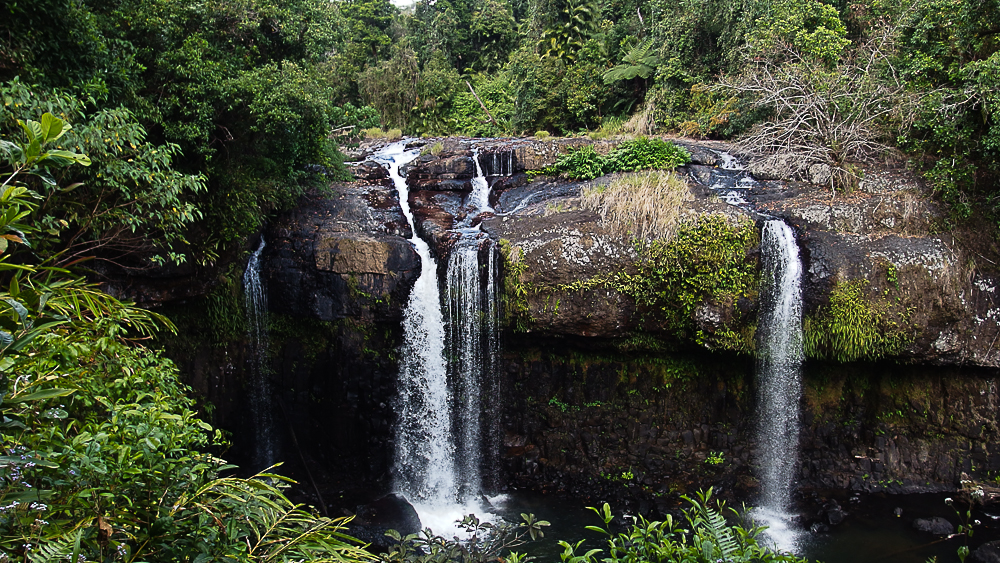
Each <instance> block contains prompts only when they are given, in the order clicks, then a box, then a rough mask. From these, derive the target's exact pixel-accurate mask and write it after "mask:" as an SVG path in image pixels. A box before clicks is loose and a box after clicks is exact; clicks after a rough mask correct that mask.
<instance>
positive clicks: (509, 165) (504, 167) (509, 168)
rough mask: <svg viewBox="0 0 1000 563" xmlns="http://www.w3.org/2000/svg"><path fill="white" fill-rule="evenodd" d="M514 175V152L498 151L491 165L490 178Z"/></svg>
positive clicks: (494, 154)
mask: <svg viewBox="0 0 1000 563" xmlns="http://www.w3.org/2000/svg"><path fill="white" fill-rule="evenodd" d="M513 173H514V151H510V150H508V151H496V152H494V153H493V158H492V162H491V163H490V174H489V175H490V176H511V175H512V174H513Z"/></svg>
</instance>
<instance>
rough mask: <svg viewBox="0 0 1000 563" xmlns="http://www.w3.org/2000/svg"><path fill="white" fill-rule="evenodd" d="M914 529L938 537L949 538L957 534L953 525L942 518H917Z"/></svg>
mask: <svg viewBox="0 0 1000 563" xmlns="http://www.w3.org/2000/svg"><path fill="white" fill-rule="evenodd" d="M913 529H914V530H917V531H918V532H923V533H925V534H934V535H936V536H947V535H950V534H954V533H955V527H954V526H952V525H951V522H949V521H948V520H946V519H945V518H942V517H941V516H934V517H931V518H917V519H916V520H914V521H913Z"/></svg>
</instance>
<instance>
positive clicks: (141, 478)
mask: <svg viewBox="0 0 1000 563" xmlns="http://www.w3.org/2000/svg"><path fill="white" fill-rule="evenodd" d="M18 124H19V125H20V126H21V128H22V130H23V132H24V136H23V137H22V139H23V140H6V139H0V157H2V158H3V161H4V162H3V165H4V174H3V177H4V181H3V184H2V185H0V190H2V191H0V232H2V233H3V234H0V240H2V241H3V242H2V243H0V284H2V290H0V400H2V405H3V412H2V417H0V433H2V437H3V448H2V449H3V451H2V452H0V557H2V558H3V559H5V560H7V559H13V558H17V559H19V560H26V561H61V560H66V559H69V560H70V561H98V560H100V561H109V560H112V561H113V560H117V559H121V560H124V561H140V560H141V561H151V562H152V561H163V562H166V561H180V560H203V561H205V560H217V559H218V560H233V561H249V560H260V561H270V560H281V559H286V558H287V559H309V560H314V561H321V560H327V561H330V560H338V561H340V560H344V559H350V560H357V561H363V560H369V559H371V558H372V557H371V556H370V555H369V554H368V553H367V552H365V551H364V550H362V549H361V548H360V547H358V545H357V544H356V542H354V541H353V540H351V539H350V538H348V537H346V536H344V535H343V534H342V533H341V532H340V530H341V526H342V523H343V519H336V520H331V519H328V518H321V517H318V516H316V515H314V514H312V513H311V512H309V511H306V510H303V509H302V507H300V506H297V505H294V504H293V503H291V502H289V501H288V499H287V498H285V497H284V495H283V494H282V492H281V488H282V487H283V486H284V485H283V484H284V483H285V482H286V480H285V479H283V478H282V477H280V476H278V475H271V474H260V475H257V476H254V477H252V478H250V479H240V478H233V477H221V476H220V473H222V472H224V471H226V470H229V469H231V468H232V466H230V465H228V464H226V462H225V461H224V460H222V459H220V458H218V457H215V456H213V455H211V454H209V453H207V451H206V450H207V449H209V448H213V447H214V448H218V447H221V446H223V445H224V442H223V440H222V436H221V433H220V432H219V431H217V430H213V429H212V427H211V426H210V425H209V424H207V423H205V422H204V421H202V420H201V419H200V418H199V417H198V414H197V413H196V412H195V410H194V407H195V403H194V399H193V398H191V396H190V395H191V391H190V389H188V388H186V387H185V386H184V385H182V384H181V383H180V381H179V378H178V373H177V370H176V368H175V367H174V365H173V363H172V362H170V360H167V359H165V358H164V357H162V356H161V355H160V354H159V353H157V352H155V351H153V350H150V349H149V348H146V347H143V346H142V345H141V342H142V341H145V340H147V339H149V338H150V337H152V336H153V335H154V334H155V333H156V332H157V331H162V330H167V331H173V330H175V329H174V326H173V325H172V324H171V323H170V321H168V320H167V319H166V318H164V317H162V316H161V315H158V314H156V313H152V312H149V311H144V310H141V309H137V308H135V307H133V306H131V305H130V304H128V303H122V302H120V301H118V300H117V299H114V298H113V297H111V296H109V295H106V294H104V293H102V292H100V291H99V290H97V289H96V288H95V287H94V286H92V285H88V284H86V283H85V282H84V281H83V280H82V279H81V278H79V277H77V276H74V275H73V274H72V272H70V271H69V270H67V269H65V268H61V267H56V266H53V265H52V263H53V258H58V257H59V253H58V252H56V253H55V254H53V251H52V250H49V251H48V252H47V253H43V252H41V251H39V250H38V249H37V248H32V246H31V245H30V244H31V241H37V240H40V239H41V238H42V237H44V236H45V235H46V234H47V232H46V230H45V229H46V224H45V222H44V221H43V220H41V219H39V215H38V214H37V211H38V208H39V206H40V203H39V202H45V203H49V202H51V203H53V204H54V205H55V206H57V207H58V206H59V205H65V202H64V201H59V198H60V195H61V194H64V193H66V192H67V191H68V190H67V189H61V188H60V187H59V185H58V183H57V182H56V181H55V178H58V177H63V176H64V172H67V167H69V166H71V165H74V164H78V165H82V166H95V163H96V161H95V160H92V159H91V158H89V157H88V156H86V155H84V154H82V153H79V152H75V151H73V150H69V149H68V148H63V146H64V145H68V142H69V139H71V137H69V133H70V132H71V131H72V127H70V125H69V124H68V123H66V122H65V121H63V120H62V119H60V118H58V117H56V116H54V115H53V114H51V113H44V114H42V115H41V118H40V119H39V120H38V121H35V120H30V119H29V120H19V122H18ZM130 146H131V145H130ZM71 148H75V147H71ZM151 150H152V149H151ZM98 166H99V165H98ZM38 181H41V182H42V183H43V184H45V185H48V186H50V189H51V191H50V193H48V194H47V196H48V197H47V198H43V197H42V196H41V195H40V194H38V193H35V192H34V191H32V190H30V189H29V188H28V186H29V185H31V184H35V183H37V182H38ZM67 188H70V186H67ZM46 199H47V201H46Z"/></svg>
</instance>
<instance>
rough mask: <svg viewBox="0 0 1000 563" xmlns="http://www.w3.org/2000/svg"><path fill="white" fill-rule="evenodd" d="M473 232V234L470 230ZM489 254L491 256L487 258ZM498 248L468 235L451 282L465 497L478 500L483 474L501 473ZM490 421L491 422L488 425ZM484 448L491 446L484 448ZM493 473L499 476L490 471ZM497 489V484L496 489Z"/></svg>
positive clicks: (458, 247) (456, 252)
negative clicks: (498, 467) (498, 470)
mask: <svg viewBox="0 0 1000 563" xmlns="http://www.w3.org/2000/svg"><path fill="white" fill-rule="evenodd" d="M470 231H471V230H470ZM484 255H485V256H484ZM496 270H497V260H496V248H494V246H493V245H492V244H491V241H490V239H489V238H487V237H485V236H483V235H481V234H478V235H477V233H475V232H467V233H463V235H462V238H460V239H459V240H458V241H457V242H456V243H455V247H454V248H453V249H452V251H451V257H450V258H449V260H448V276H447V280H446V291H447V301H446V305H447V311H448V350H449V352H450V357H451V358H452V360H451V362H450V366H449V368H450V369H449V371H450V373H451V380H452V381H454V382H455V396H456V399H457V400H456V405H457V408H458V410H459V412H458V413H457V414H458V416H457V417H456V419H455V427H456V428H455V430H456V438H457V449H458V460H459V462H458V470H459V479H460V493H461V494H462V495H463V496H465V497H466V498H467V499H469V500H472V499H475V498H476V497H478V496H479V494H480V491H481V490H482V488H483V484H484V483H483V472H482V469H483V468H484V467H485V468H492V469H494V470H495V469H496V463H497V460H496V459H493V457H495V456H493V454H495V453H496V451H498V449H499V448H498V444H495V443H494V442H496V441H497V439H496V438H497V436H498V433H497V431H496V430H497V428H495V427H494V426H493V425H492V424H489V423H490V422H496V417H484V416H483V413H484V411H485V412H497V409H498V406H499V405H498V402H499V401H498V397H497V392H498V389H497V385H496V381H497V365H496V364H497V361H496V359H497V358H498V357H499V352H500V338H499V335H500V330H499V326H500V322H499V321H500V317H499V315H500V311H499V300H498V297H499V294H498V289H497V280H498V274H497V271H496ZM484 419H485V420H484ZM484 444H486V445H488V446H489V447H486V448H484V447H483V446H484ZM487 473H495V471H493V472H489V471H488V472H487ZM494 485H495V484H494Z"/></svg>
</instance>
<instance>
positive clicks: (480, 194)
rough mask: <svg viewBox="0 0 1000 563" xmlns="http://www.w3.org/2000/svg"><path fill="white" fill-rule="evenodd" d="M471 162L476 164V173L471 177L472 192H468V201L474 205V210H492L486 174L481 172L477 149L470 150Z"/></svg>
mask: <svg viewBox="0 0 1000 563" xmlns="http://www.w3.org/2000/svg"><path fill="white" fill-rule="evenodd" d="M472 162H474V163H475V165H476V175H475V177H473V178H472V193H471V194H469V200H470V202H471V203H472V204H473V205H475V206H476V211H477V212H478V213H482V212H484V211H490V212H492V211H493V208H492V207H490V185H489V182H487V181H486V175H485V174H483V167H482V165H481V164H480V163H479V151H477V150H473V151H472Z"/></svg>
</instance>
